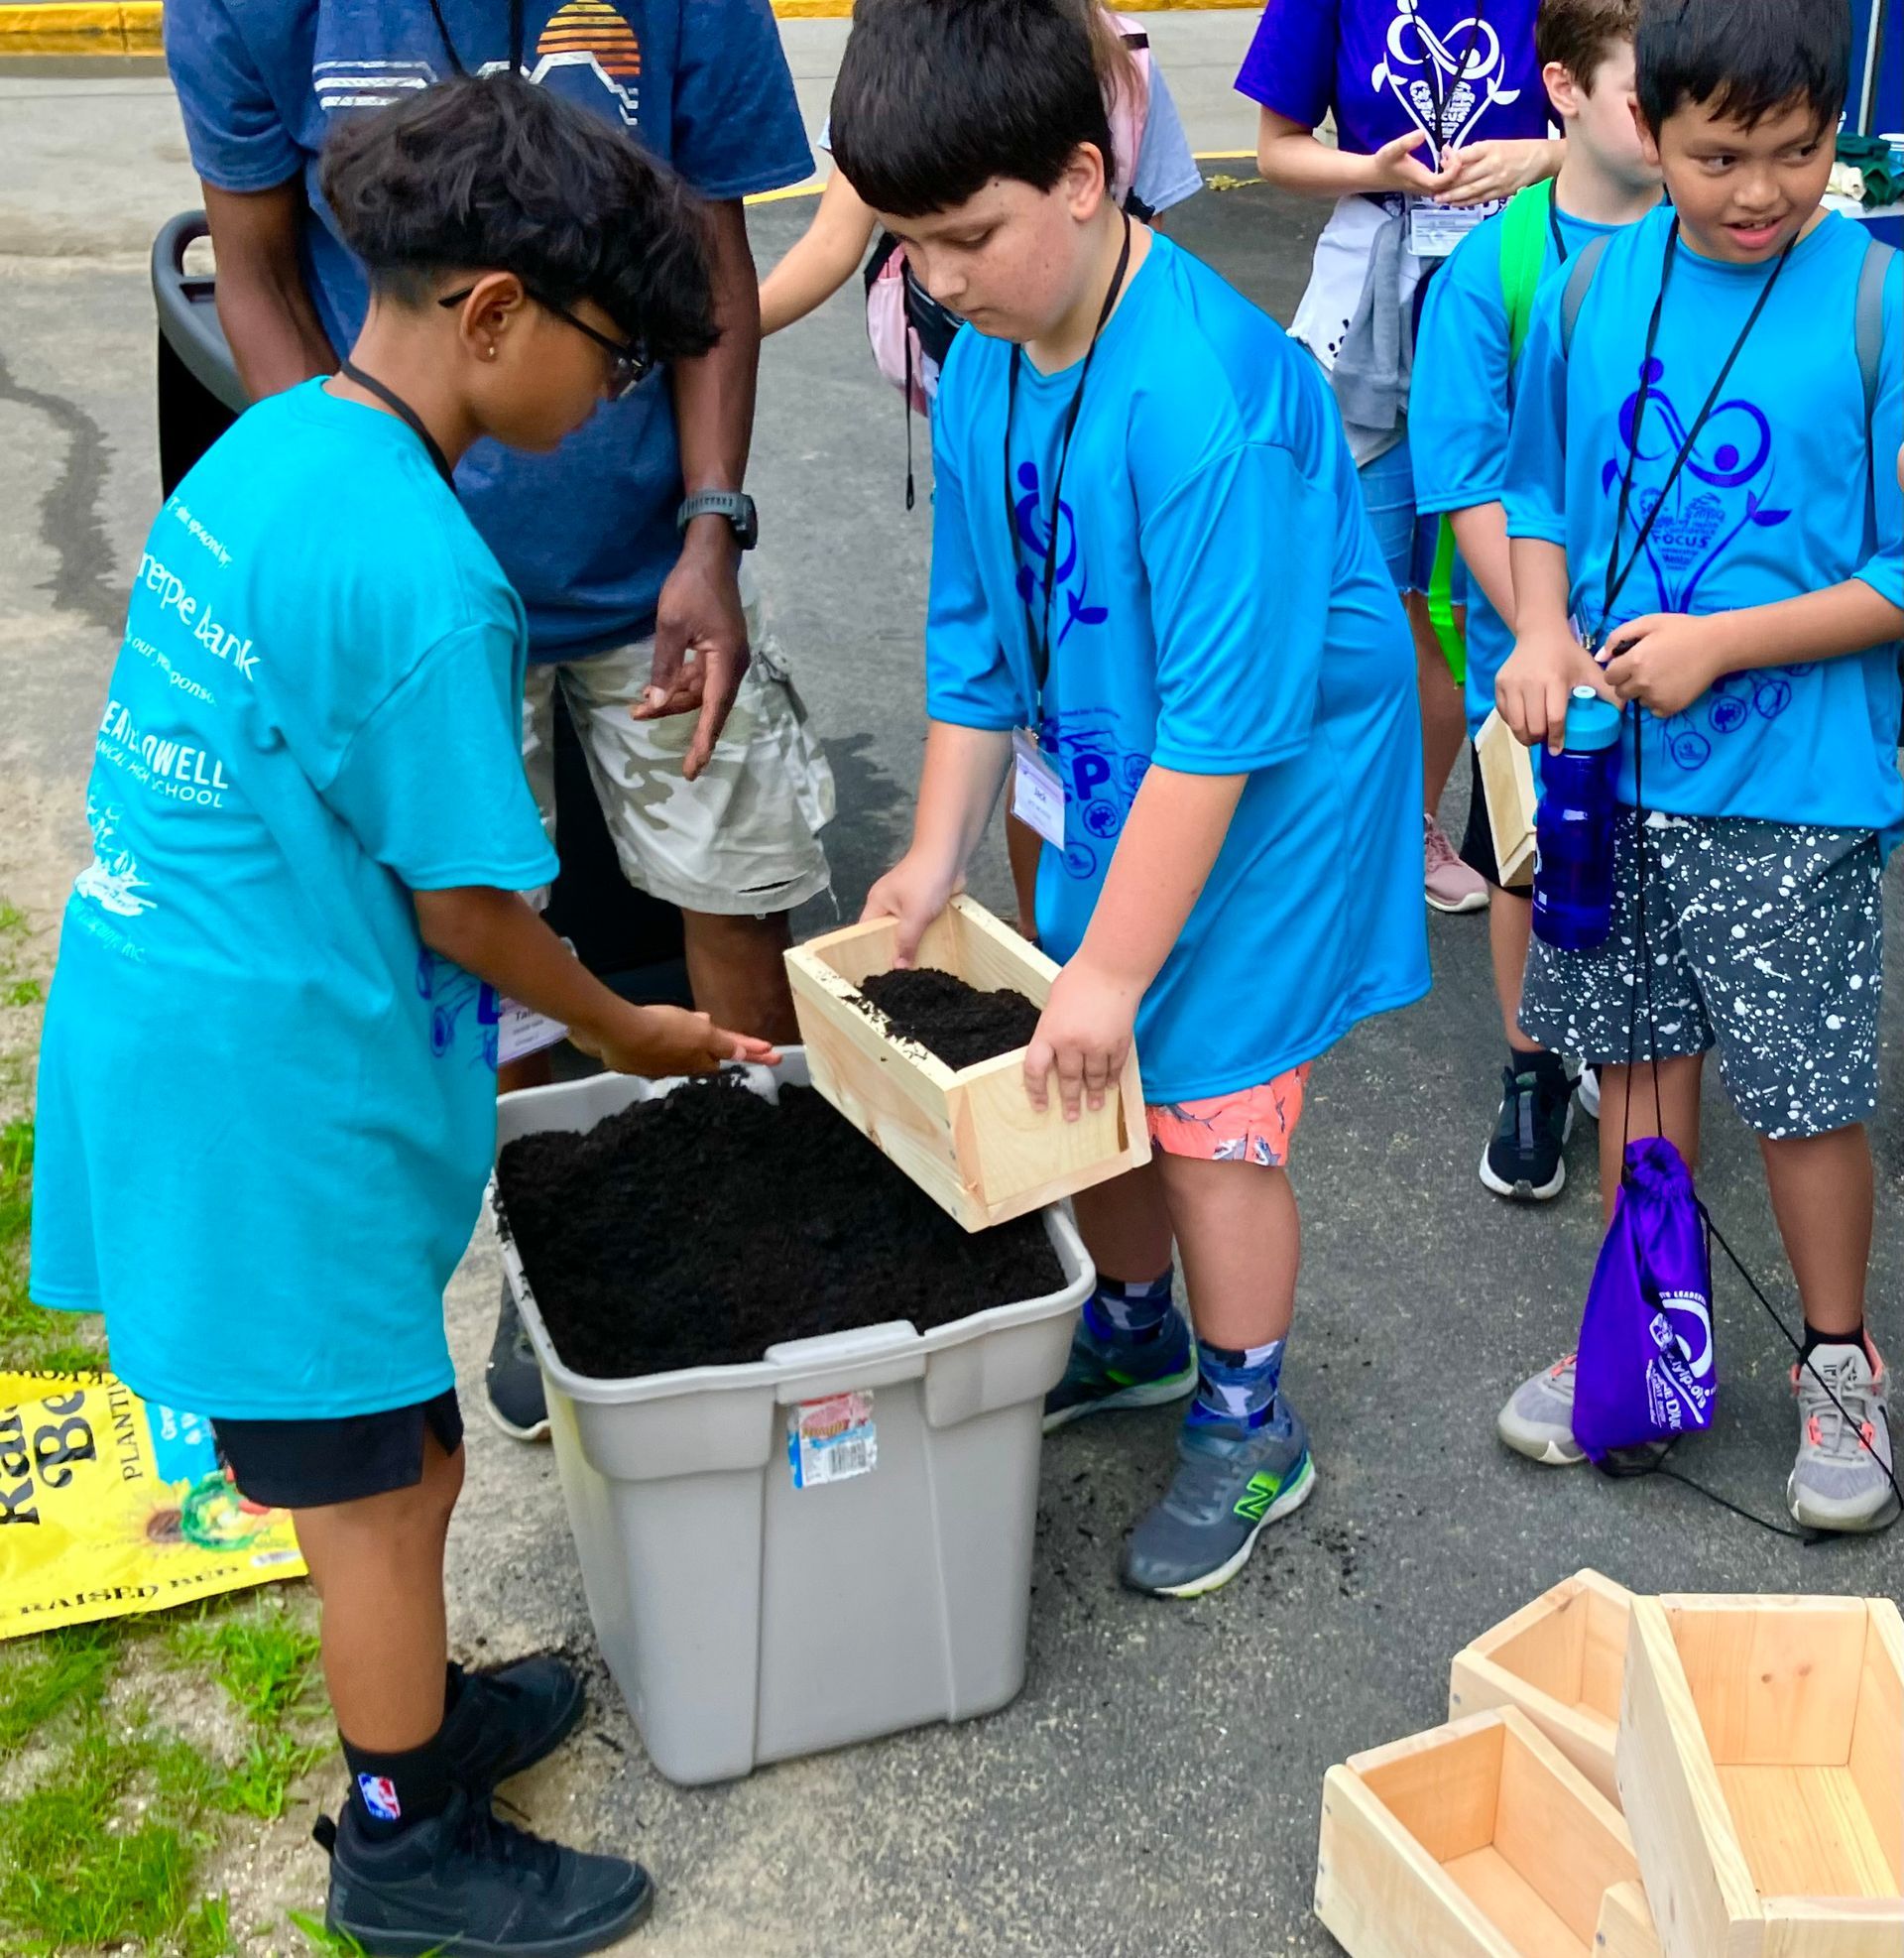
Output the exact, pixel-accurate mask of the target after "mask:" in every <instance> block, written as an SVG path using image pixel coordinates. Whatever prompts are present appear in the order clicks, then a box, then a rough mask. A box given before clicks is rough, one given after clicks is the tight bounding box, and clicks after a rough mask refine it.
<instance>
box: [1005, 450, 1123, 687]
mask: <svg viewBox="0 0 1904 1958" xmlns="http://www.w3.org/2000/svg"><path fill="white" fill-rule="evenodd" d="M1018 487H1019V488H1020V489H1021V490H1023V491H1024V494H1023V495H1022V496H1021V497H1019V498H1018V500H1017V501H1016V502H1015V503H1014V504H1013V505H1012V506H1011V518H1012V528H1013V529H1014V530H1015V531H1016V533H1017V542H1018V550H1019V551H1020V553H1021V554H1023V555H1025V556H1027V557H1029V558H1030V559H1031V562H1030V563H1029V564H1020V565H1019V566H1018V596H1019V597H1020V598H1022V599H1023V600H1024V602H1025V605H1026V606H1027V607H1028V608H1029V610H1030V612H1031V629H1032V631H1033V632H1040V631H1042V630H1043V627H1044V618H1045V611H1044V560H1045V553H1046V552H1047V551H1049V550H1050V549H1051V538H1050V535H1049V533H1048V532H1045V533H1043V534H1042V535H1041V534H1040V533H1041V525H1040V522H1039V519H1040V518H1041V517H1042V516H1043V514H1044V498H1043V496H1042V495H1041V494H1040V492H1039V489H1038V465H1037V464H1036V463H1035V462H1020V463H1019V464H1018ZM1052 522H1053V523H1054V524H1055V525H1056V526H1057V550H1056V551H1055V553H1054V555H1053V558H1052V566H1051V601H1052V603H1051V613H1052V619H1051V650H1052V652H1053V653H1055V652H1056V651H1057V650H1058V648H1059V647H1060V646H1062V645H1063V644H1064V642H1065V641H1066V640H1067V639H1068V638H1069V637H1070V636H1071V628H1072V627H1073V626H1101V625H1103V624H1104V622H1105V620H1106V619H1108V618H1109V617H1110V616H1111V615H1110V613H1109V612H1107V611H1106V610H1105V608H1104V607H1103V606H1102V605H1093V604H1091V603H1089V602H1088V597H1087V594H1088V589H1089V586H1090V582H1091V572H1090V568H1089V566H1087V565H1086V563H1085V561H1084V552H1083V551H1082V549H1081V548H1080V546H1079V543H1078V520H1077V518H1076V516H1075V515H1074V514H1073V512H1072V509H1071V506H1070V505H1069V504H1068V503H1065V502H1062V501H1061V502H1060V503H1059V504H1058V507H1057V513H1056V515H1055V516H1054V517H1053V518H1052ZM1033 566H1035V567H1036V568H1035V569H1034V568H1033ZM1074 576H1075V578H1076V583H1075V584H1074V583H1073V582H1072V580H1073V577H1074Z"/></svg>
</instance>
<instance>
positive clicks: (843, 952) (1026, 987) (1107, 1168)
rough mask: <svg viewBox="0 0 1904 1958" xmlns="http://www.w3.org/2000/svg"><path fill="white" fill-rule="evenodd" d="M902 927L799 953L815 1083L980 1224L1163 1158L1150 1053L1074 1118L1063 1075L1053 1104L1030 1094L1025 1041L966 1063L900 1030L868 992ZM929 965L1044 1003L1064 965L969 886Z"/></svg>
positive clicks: (801, 1009) (887, 966) (845, 935)
mask: <svg viewBox="0 0 1904 1958" xmlns="http://www.w3.org/2000/svg"><path fill="white" fill-rule="evenodd" d="M897 935H898V927H897V926H896V925H895V924H893V922H892V919H890V918H878V919H874V920H873V921H871V922H869V923H865V924H849V925H847V926H846V928H845V929H844V930H840V931H829V932H827V933H826V934H825V935H824V936H823V937H819V938H813V939H809V940H808V941H807V943H805V944H804V945H800V946H796V947H795V948H794V949H793V950H792V951H790V952H788V953H787V954H786V969H787V976H788V978H789V979H790V980H791V981H792V986H793V1006H794V1010H795V1012H796V1013H797V1014H798V1015H799V1021H800V1039H801V1040H802V1041H803V1042H804V1044H805V1047H806V1059H807V1065H808V1067H809V1068H810V1069H811V1070H812V1076H813V1085H814V1086H815V1087H816V1088H818V1089H819V1091H820V1092H821V1094H823V1095H824V1096H825V1097H826V1098H827V1100H828V1101H830V1102H831V1103H832V1104H833V1106H834V1107H835V1108H837V1109H838V1110H839V1111H840V1113H841V1114H842V1115H844V1116H845V1117H846V1119H847V1120H848V1121H849V1122H851V1123H852V1124H853V1126H854V1127H855V1128H856V1129H858V1130H859V1131H860V1133H861V1134H862V1135H864V1136H867V1137H869V1138H871V1140H872V1141H874V1142H876V1143H877V1144H878V1145H879V1146H880V1148H881V1149H883V1150H884V1151H885V1152H886V1154H887V1155H888V1156H890V1157H891V1158H892V1161H893V1162H894V1163H897V1164H898V1166H899V1167H900V1168H901V1169H903V1170H904V1171H905V1173H906V1174H907V1175H908V1176H910V1177H911V1178H912V1180H913V1181H914V1182H915V1183H917V1184H918V1186H919V1187H920V1188H921V1189H922V1190H924V1191H925V1193H926V1194H927V1195H928V1196H929V1197H931V1198H932V1199H933V1201H934V1202H935V1203H937V1204H938V1205H939V1206H940V1207H941V1208H942V1209H944V1210H946V1211H947V1212H948V1213H949V1214H950V1215H952V1216H953V1217H955V1218H956V1219H957V1220H958V1221H959V1222H960V1223H961V1224H963V1225H964V1226H965V1228H966V1229H967V1230H968V1231H978V1230H984V1229H985V1228H986V1227H987V1226H988V1225H990V1224H1002V1223H1004V1222H1005V1221H1006V1220H1007V1219H1008V1218H1010V1217H1019V1216H1022V1215H1023V1214H1024V1213H1025V1212H1026V1211H1027V1210H1038V1209H1042V1208H1043V1207H1044V1205H1046V1204H1047V1203H1055V1202H1057V1201H1058V1199H1059V1198H1060V1197H1066V1196H1070V1195H1072V1194H1073V1193H1075V1192H1076V1191H1078V1190H1081V1189H1088V1188H1089V1187H1090V1186H1091V1185H1092V1184H1093V1183H1101V1182H1105V1181H1107V1180H1109V1179H1110V1178H1111V1177H1113V1176H1121V1175H1123V1174H1124V1172H1125V1171H1126V1170H1127V1169H1134V1168H1137V1167H1138V1166H1140V1165H1141V1164H1142V1163H1147V1162H1149V1160H1150V1132H1149V1130H1148V1129H1147V1128H1146V1127H1145V1124H1144V1118H1143V1086H1142V1083H1141V1081H1140V1080H1139V1079H1138V1076H1137V1062H1136V1056H1135V1054H1134V1053H1133V1054H1132V1055H1131V1057H1130V1060H1129V1062H1127V1064H1126V1066H1125V1069H1124V1074H1123V1076H1122V1078H1121V1079H1120V1080H1119V1082H1118V1084H1117V1087H1116V1089H1115V1090H1114V1091H1113V1092H1112V1093H1111V1094H1110V1095H1108V1096H1107V1097H1106V1099H1105V1105H1104V1106H1103V1107H1102V1108H1101V1109H1099V1110H1097V1111H1096V1112H1095V1113H1094V1112H1093V1111H1092V1110H1090V1109H1088V1108H1087V1109H1085V1110H1084V1111H1083V1113H1082V1114H1081V1115H1080V1116H1079V1117H1078V1119H1077V1121H1075V1122H1067V1121H1066V1120H1065V1119H1064V1111H1063V1110H1062V1109H1061V1108H1060V1107H1059V1105H1058V1098H1057V1093H1056V1084H1055V1083H1053V1089H1052V1095H1051V1100H1050V1104H1049V1106H1048V1107H1047V1108H1046V1110H1045V1112H1044V1113H1043V1114H1042V1115H1040V1114H1039V1113H1037V1111H1036V1110H1035V1109H1033V1108H1032V1106H1031V1104H1030V1102H1029V1101H1028V1100H1027V1099H1026V1097H1025V1092H1024V1079H1023V1073H1024V1050H1023V1048H1021V1047H1020V1048H1019V1049H1017V1050H1016V1051H1015V1052H1012V1053H1006V1054H1000V1055H999V1056H998V1057H997V1058H996V1059H993V1060H984V1061H980V1062H979V1063H978V1065H977V1066H974V1067H961V1068H958V1069H957V1070H954V1069H952V1068H950V1067H948V1066H946V1064H945V1063H944V1062H943V1061H942V1060H940V1059H939V1058H938V1057H937V1055H935V1054H931V1053H928V1052H927V1051H926V1050H925V1049H924V1048H923V1047H921V1046H919V1045H918V1044H917V1043H916V1042H915V1041H910V1040H906V1041H900V1040H894V1039H893V1038H892V1035H891V1034H890V1033H888V1032H887V1031H886V1025H885V1022H884V1021H883V1020H882V1019H881V1018H880V1017H879V1016H878V1015H877V1014H875V1013H874V1012H873V1011H872V1009H871V1008H870V1007H869V1006H868V1005H867V1002H866V1000H865V998H864V996H863V995H862V994H861V993H860V991H859V984H860V981H861V980H862V979H867V978H870V977H872V975H873V974H875V973H878V972H890V971H891V970H892V956H893V945H894V943H895V941H896V939H897ZM915 963H917V964H919V965H929V966H933V967H936V968H937V969H938V970H939V971H941V972H952V973H956V974H957V975H958V976H959V977H960V978H961V979H964V980H965V981H966V982H967V983H968V984H970V985H973V986H976V987H978V988H979V990H980V991H981V992H997V991H999V990H1000V989H1001V988H1003V987H1007V986H1010V987H1011V988H1013V989H1015V990H1016V991H1018V992H1020V993H1023V994H1024V995H1025V996H1026V997H1027V998H1028V999H1031V1000H1033V1001H1035V1002H1036V1004H1038V1005H1039V1006H1042V1005H1043V1004H1044V1002H1045V1000H1046V999H1047V998H1048V997H1049V996H1050V992H1051V982H1052V981H1053V980H1054V979H1055V978H1056V977H1057V976H1058V968H1057V966H1055V965H1054V964H1053V963H1052V962H1051V960H1049V959H1048V958H1046V957H1045V955H1044V954H1043V953H1042V952H1041V951H1039V950H1038V949H1037V948H1036V947H1035V946H1034V945H1031V944H1029V943H1027V942H1026V940H1024V939H1023V938H1020V937H1019V936H1018V934H1017V933H1016V932H1015V931H1013V930H1011V928H1010V927H1009V926H1008V925H1005V924H1002V923H1001V922H1000V921H999V920H998V919H997V918H994V917H993V916H992V914H991V913H990V912H988V911H986V910H985V909H984V908H983V907H982V906H980V905H976V904H974V903H973V902H972V901H971V899H969V898H954V899H953V900H952V902H951V904H950V905H949V906H948V907H947V908H946V910H945V911H944V912H943V913H942V914H941V915H940V916H939V917H938V918H935V919H934V920H933V922H932V924H931V925H930V926H929V927H928V929H927V931H926V933H925V936H924V937H923V938H922V939H921V940H920V942H919V950H918V956H917V959H916V961H915Z"/></svg>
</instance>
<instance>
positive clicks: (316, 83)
mask: <svg viewBox="0 0 1904 1958" xmlns="http://www.w3.org/2000/svg"><path fill="white" fill-rule="evenodd" d="M508 65H509V61H508V60H507V58H504V59H502V60H500V61H484V62H483V63H482V64H481V65H480V66H479V67H478V68H477V70H476V72H477V73H479V74H495V73H497V72H498V71H499V70H501V69H503V68H506V67H508ZM524 70H525V72H526V73H527V74H528V76H529V78H530V80H531V81H534V82H536V83H544V82H546V81H547V80H548V78H549V76H550V75H552V74H557V73H561V74H565V75H566V74H572V75H574V76H576V77H577V78H578V79H580V80H581V81H582V82H583V83H584V84H585V85H584V87H583V89H582V90H581V91H579V93H578V91H576V90H574V89H572V88H571V89H564V90H563V92H564V93H566V94H568V95H569V96H570V99H571V100H580V99H582V98H583V97H585V96H586V95H589V94H592V93H594V91H595V90H596V89H600V90H601V91H602V92H603V93H604V94H606V95H607V96H608V98H609V100H610V101H611V102H612V103H613V105H614V110H615V113H616V115H617V116H618V117H619V118H620V120H621V122H622V124H623V126H624V127H625V128H628V129H635V128H638V127H639V126H640V122H641V108H642V43H641V37H640V36H639V35H638V34H637V33H636V32H635V29H634V27H633V26H632V25H631V24H630V22H629V20H628V18H627V16H626V15H624V14H623V13H621V12H620V11H619V10H618V9H616V8H615V7H613V6H611V5H610V4H609V0H566V4H565V5H563V6H561V7H559V8H557V9H556V11H555V12H554V13H552V14H551V15H550V16H549V18H548V25H547V26H546V27H544V28H543V29H542V31H541V33H540V34H539V35H538V36H537V37H536V40H535V46H534V47H533V48H532V49H530V50H529V52H528V56H527V59H526V60H525V62H524ZM437 78H438V75H437V70H436V69H435V68H434V67H433V66H432V65H431V64H430V63H429V62H428V61H319V62H317V64H316V65H315V67H314V68H313V69H312V71H311V86H312V88H313V89H315V91H316V94H317V104H318V106H319V107H320V108H321V109H323V110H324V111H325V112H326V113H327V114H328V113H334V112H336V111H337V110H340V109H380V108H386V107H388V106H389V105H390V104H391V103H392V102H395V101H398V100H400V99H401V98H402V97H403V96H404V95H406V94H409V93H412V92H414V91H415V90H416V89H418V88H427V87H428V86H429V84H430V83H431V82H432V81H435V80H436V79H437Z"/></svg>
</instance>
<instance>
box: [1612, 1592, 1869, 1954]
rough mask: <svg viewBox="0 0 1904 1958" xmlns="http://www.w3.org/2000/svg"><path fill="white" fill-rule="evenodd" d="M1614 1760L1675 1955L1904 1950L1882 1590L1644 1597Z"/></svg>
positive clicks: (1656, 1915)
mask: <svg viewBox="0 0 1904 1958" xmlns="http://www.w3.org/2000/svg"><path fill="white" fill-rule="evenodd" d="M1617 1763H1618V1774H1619V1789H1620V1794H1621V1796H1622V1798H1623V1801H1624V1804H1625V1809H1626V1815H1627V1819H1628V1821H1629V1822H1630V1824H1631V1826H1632V1833H1633V1839H1634V1845H1635V1848H1636V1851H1637V1853H1638V1856H1639V1863H1640V1869H1641V1871H1642V1873H1643V1875H1644V1878H1645V1883H1646V1893H1647V1897H1648V1898H1649V1899H1650V1901H1651V1904H1652V1910H1653V1919H1654V1922H1655V1923H1656V1925H1657V1926H1658V1929H1659V1938H1660V1943H1661V1945H1662V1946H1663V1948H1664V1950H1665V1954H1666V1958H1899V1954H1900V1953H1904V1621H1901V1620H1900V1619H1899V1616H1898V1610H1897V1607H1896V1606H1895V1605H1894V1604H1892V1603H1890V1601H1889V1600H1888V1599H1860V1598H1770V1597H1739V1598H1725V1597H1665V1598H1641V1599H1636V1600H1635V1601H1634V1604H1633V1613H1632V1631H1631V1634H1630V1637H1629V1639H1628V1643H1627V1652H1626V1684H1625V1693H1624V1697H1623V1700H1622V1703H1621V1708H1620V1720H1619V1741H1618V1748H1617Z"/></svg>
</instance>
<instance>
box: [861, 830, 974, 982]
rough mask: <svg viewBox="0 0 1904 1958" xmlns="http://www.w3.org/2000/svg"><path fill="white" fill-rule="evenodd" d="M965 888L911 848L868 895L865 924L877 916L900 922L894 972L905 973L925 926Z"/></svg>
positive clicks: (863, 913) (863, 911) (863, 918)
mask: <svg viewBox="0 0 1904 1958" xmlns="http://www.w3.org/2000/svg"><path fill="white" fill-rule="evenodd" d="M964 889H965V879H964V878H963V877H959V876H954V875H950V874H948V873H947V872H946V871H945V870H944V869H943V868H942V867H941V866H939V865H937V864H933V863H929V862H927V860H926V859H925V858H924V857H922V856H920V855H919V853H918V852H917V851H916V850H913V851H908V852H907V853H906V855H904V856H902V857H901V858H900V859H899V860H898V862H897V863H895V864H894V865H893V866H892V869H891V870H889V871H888V872H887V873H886V875H885V876H884V877H882V878H881V879H880V881H879V882H878V883H877V884H875V885H874V887H873V888H872V890H870V891H869V892H868V893H867V894H866V904H865V906H864V907H863V908H862V910H861V912H860V922H861V923H862V924H864V923H866V922H867V920H868V919H869V918H892V919H894V920H895V921H896V922H897V924H898V927H899V934H898V944H897V946H896V948H895V952H894V956H893V960H892V966H893V969H894V970H895V971H898V972H903V971H905V970H906V969H907V967H909V966H910V965H911V963H912V959H913V956H914V954H915V953H916V952H917V951H918V949H919V940H920V939H921V938H923V937H924V936H925V927H926V926H927V925H928V924H930V923H931V922H932V920H933V919H934V918H937V917H938V915H939V914H940V912H942V911H943V910H944V909H945V908H946V906H947V905H949V904H950V903H951V902H952V900H953V898H954V896H955V895H956V894H957V893H959V892H960V891H963V890H964Z"/></svg>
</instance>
